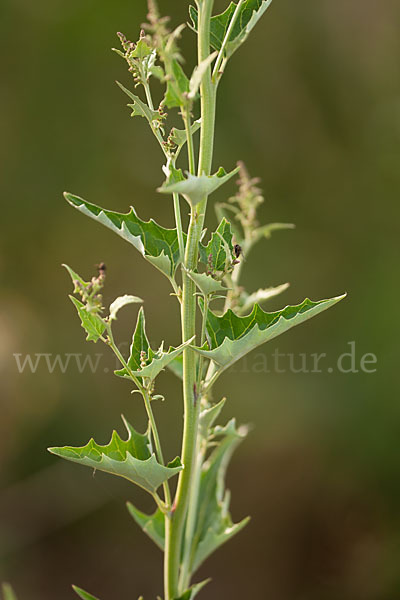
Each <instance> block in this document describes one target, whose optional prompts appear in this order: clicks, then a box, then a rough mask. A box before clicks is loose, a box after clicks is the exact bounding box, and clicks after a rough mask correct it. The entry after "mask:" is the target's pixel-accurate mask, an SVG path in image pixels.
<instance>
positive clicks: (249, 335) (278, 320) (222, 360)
mask: <svg viewBox="0 0 400 600" xmlns="http://www.w3.org/2000/svg"><path fill="white" fill-rule="evenodd" d="M344 297H345V295H343V296H338V297H336V298H331V299H329V300H320V301H319V302H312V301H311V300H309V299H308V298H307V299H306V300H304V302H302V304H299V305H297V306H287V307H286V308H284V309H283V310H280V311H277V312H272V313H268V312H264V311H263V310H262V309H261V308H260V307H259V306H258V304H256V305H255V307H254V309H253V311H252V312H251V314H250V315H248V316H246V317H239V316H238V315H236V314H235V313H234V312H233V311H232V310H228V311H227V312H226V313H225V314H224V315H222V316H217V315H215V314H214V313H213V312H212V311H210V310H209V311H208V316H207V324H206V328H207V337H208V344H209V349H208V350H205V349H202V348H196V347H195V348H194V349H195V350H196V352H198V353H199V354H202V355H203V356H206V357H207V358H209V359H211V360H213V361H214V362H215V363H216V364H217V365H218V366H219V367H220V369H221V370H225V369H227V368H228V367H230V366H231V365H233V363H235V362H236V361H237V360H239V359H240V358H242V356H244V355H245V354H247V353H248V352H251V351H252V350H254V348H257V347H258V346H261V344H264V343H265V342H269V341H270V340H272V339H274V338H276V337H277V336H278V335H281V334H282V333H284V332H285V331H288V330H289V329H291V328H292V327H295V326H296V325H300V323H303V322H304V321H307V320H308V319H311V317H314V316H316V315H318V314H319V313H321V312H323V311H324V310H326V309H328V308H330V307H331V306H333V305H334V304H336V303H337V302H339V301H340V300H342V299H343V298H344Z"/></svg>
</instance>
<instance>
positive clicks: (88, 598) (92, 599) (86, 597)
mask: <svg viewBox="0 0 400 600" xmlns="http://www.w3.org/2000/svg"><path fill="white" fill-rule="evenodd" d="M72 589H73V590H74V592H75V593H76V594H77V595H78V596H79V598H82V600H99V598H97V597H96V596H92V594H89V593H88V592H85V590H82V589H81V588H79V587H78V586H77V585H73V586H72Z"/></svg>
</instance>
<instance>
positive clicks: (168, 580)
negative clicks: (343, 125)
mask: <svg viewBox="0 0 400 600" xmlns="http://www.w3.org/2000/svg"><path fill="white" fill-rule="evenodd" d="M212 8H213V0H203V3H202V4H201V6H200V7H199V34H198V62H199V63H200V62H201V61H202V60H204V59H205V58H207V56H208V55H209V53H210V19H211V15H212ZM200 94H201V118H202V126H201V135H200V154H199V173H206V174H207V175H208V174H210V171H211V163H212V155H213V146H214V126H215V104H216V92H215V88H214V86H213V84H212V82H211V68H210V69H209V70H208V73H206V74H205V76H204V78H203V81H202V84H201V87H200ZM206 206H207V197H205V198H204V199H203V201H202V202H201V203H200V204H199V211H197V210H196V209H193V210H192V212H191V216H190V224H189V231H188V238H187V244H186V253H185V267H186V269H187V270H193V269H195V268H196V266H197V261H198V246H199V241H200V237H201V232H202V229H203V224H204V216H205V210H206ZM181 320H182V340H183V341H187V340H189V339H190V338H192V337H193V335H195V333H196V296H195V286H194V283H193V281H192V280H191V279H190V278H189V277H188V275H187V274H186V273H185V271H183V290H182V312H181ZM183 399H184V428H183V440H182V462H183V464H184V469H183V471H182V472H181V473H180V476H179V480H178V487H177V491H176V496H175V502H174V509H175V510H174V511H173V513H172V516H171V522H170V527H169V531H168V532H167V534H166V535H167V537H168V539H167V540H166V548H165V570H166V571H165V577H164V579H165V600H174V598H176V597H178V596H179V594H180V593H183V592H184V590H183V589H181V588H180V584H179V570H180V562H181V555H182V541H183V531H184V527H185V521H186V517H187V511H188V504H189V498H190V489H191V485H192V483H193V478H194V475H195V473H196V469H195V458H196V455H195V453H196V447H197V433H198V420H199V412H200V402H199V400H198V398H197V391H196V356H195V353H194V351H193V350H192V349H191V348H186V349H185V351H184V353H183Z"/></svg>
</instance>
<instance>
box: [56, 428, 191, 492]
mask: <svg viewBox="0 0 400 600" xmlns="http://www.w3.org/2000/svg"><path fill="white" fill-rule="evenodd" d="M122 419H123V422H124V425H125V427H126V429H127V432H128V438H127V440H122V439H121V438H120V436H119V435H118V433H117V432H116V431H113V434H112V437H111V441H110V443H109V444H107V445H106V446H100V445H99V444H97V443H96V442H95V441H94V440H93V439H91V440H90V441H89V442H88V444H86V446H82V447H72V446H64V447H62V448H60V447H53V448H49V449H48V450H49V452H51V453H52V454H55V455H56V456H60V457H61V458H65V459H66V460H70V461H72V462H76V463H78V464H81V465H85V466H87V467H91V468H92V469H98V470H100V471H105V472H106V473H111V474H113V475H117V476H119V477H124V478H125V479H128V481H131V482H132V483H135V484H136V485H138V486H140V487H142V488H143V489H145V490H146V491H147V492H149V493H150V494H153V495H154V494H155V492H156V490H157V489H158V488H159V487H160V485H162V484H163V483H164V482H165V481H167V480H168V479H169V478H170V477H173V476H174V475H176V474H177V473H179V471H181V470H182V468H183V467H182V465H181V463H180V461H179V465H177V466H174V467H169V466H167V467H164V466H163V465H160V463H158V462H157V459H156V457H155V454H154V453H152V449H151V441H150V434H149V431H148V432H147V433H145V434H140V433H137V432H136V431H135V430H134V428H133V427H132V426H131V425H130V424H129V423H128V422H127V421H126V420H125V419H124V417H122Z"/></svg>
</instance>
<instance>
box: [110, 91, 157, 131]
mask: <svg viewBox="0 0 400 600" xmlns="http://www.w3.org/2000/svg"><path fill="white" fill-rule="evenodd" d="M117 84H118V85H119V87H120V88H121V90H122V91H123V92H125V94H126V95H127V96H129V98H130V99H131V100H133V104H128V106H129V108H131V109H132V114H131V116H132V117H144V118H145V119H147V121H148V122H149V123H150V125H151V124H152V123H153V121H158V122H161V120H162V119H161V117H160V113H159V112H158V111H156V110H152V109H151V108H150V107H149V106H147V104H145V102H142V100H141V99H140V98H139V96H135V94H132V92H131V91H130V90H128V89H127V88H126V87H124V86H123V85H122V83H119V81H117Z"/></svg>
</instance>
